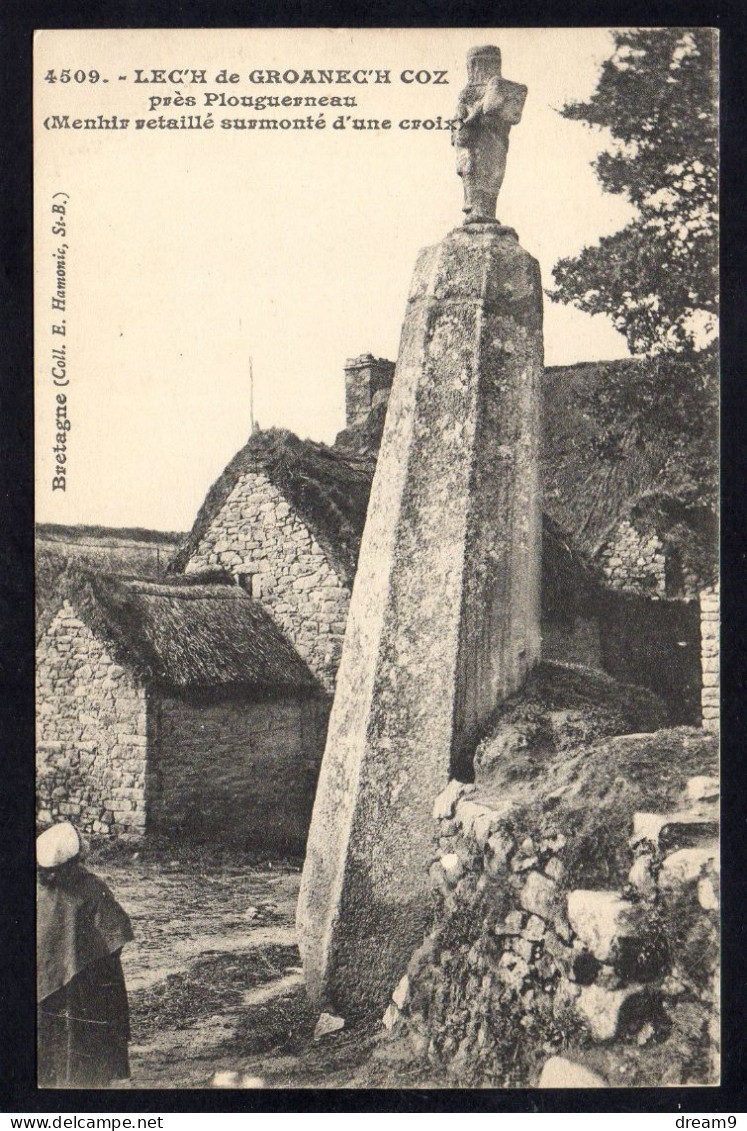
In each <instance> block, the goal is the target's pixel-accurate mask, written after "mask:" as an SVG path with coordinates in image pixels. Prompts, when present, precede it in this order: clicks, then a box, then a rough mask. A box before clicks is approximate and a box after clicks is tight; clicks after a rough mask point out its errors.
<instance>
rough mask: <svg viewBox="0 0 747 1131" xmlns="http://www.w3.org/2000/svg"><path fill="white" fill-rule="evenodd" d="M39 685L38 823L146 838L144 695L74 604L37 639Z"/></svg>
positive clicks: (63, 609) (142, 690) (57, 616)
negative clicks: (68, 822) (62, 823)
mask: <svg viewBox="0 0 747 1131" xmlns="http://www.w3.org/2000/svg"><path fill="white" fill-rule="evenodd" d="M36 686H37V796H38V810H37V811H38V819H39V822H40V823H42V824H47V823H51V822H52V821H56V820H60V819H68V820H71V821H73V823H74V824H75V825H77V827H78V828H79V829H81V831H83V832H85V833H97V834H102V835H109V834H129V835H141V834H142V833H143V831H144V829H145V758H146V747H147V736H146V696H145V691H144V689H143V688H142V687H140V686H138V684H137V683H136V682H135V680H134V679H133V678H132V677H131V676H130V675H129V673H128V672H127V671H125V669H124V668H123V667H121V666H120V665H119V664H117V663H115V662H114V660H113V659H112V658H111V656H110V655H109V654H108V653H107V651H106V649H105V648H104V645H103V644H102V643H101V641H99V640H98V639H96V637H95V636H94V635H93V633H92V632H91V630H90V629H89V628H88V627H87V626H86V625H85V624H84V623H83V621H81V620H80V618H79V617H78V616H77V614H76V613H75V611H74V609H73V608H72V607H71V605H70V604H69V603H68V602H65V603H64V605H63V606H62V608H61V609H60V611H59V612H58V613H57V614H56V615H55V617H54V619H53V620H52V622H51V624H50V626H49V628H48V629H47V631H46V633H45V634H44V636H43V637H42V639H41V641H40V642H39V645H38V651H37V669H36Z"/></svg>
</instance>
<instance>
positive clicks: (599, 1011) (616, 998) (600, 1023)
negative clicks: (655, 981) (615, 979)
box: [576, 985, 641, 1041]
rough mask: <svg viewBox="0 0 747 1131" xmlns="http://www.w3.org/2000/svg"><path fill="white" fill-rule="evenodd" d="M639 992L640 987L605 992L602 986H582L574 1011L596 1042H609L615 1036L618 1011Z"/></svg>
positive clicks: (626, 987) (624, 987)
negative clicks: (582, 1020)
mask: <svg viewBox="0 0 747 1131" xmlns="http://www.w3.org/2000/svg"><path fill="white" fill-rule="evenodd" d="M640 992H641V986H635V985H633V986H623V987H622V988H621V989H618V990H605V989H603V987H602V986H598V985H593V986H583V987H582V988H581V992H580V993H579V995H578V998H577V999H576V1009H577V1011H578V1013H579V1015H580V1016H581V1017H582V1018H583V1019H584V1021H586V1022H587V1023H588V1025H589V1028H590V1029H591V1035H592V1037H594V1039H595V1040H597V1041H611V1040H612V1039H613V1037H616V1036H617V1028H618V1023H619V1019H620V1010H621V1009H622V1007H623V1005H624V1004H625V1002H626V1001H627V1000H628V998H631V997H634V996H635V995H636V994H639V993H640Z"/></svg>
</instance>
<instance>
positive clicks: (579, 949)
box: [383, 776, 720, 1087]
mask: <svg viewBox="0 0 747 1131" xmlns="http://www.w3.org/2000/svg"><path fill="white" fill-rule="evenodd" d="M434 816H435V817H436V818H437V821H438V828H437V840H436V842H435V846H434V862H433V865H432V868H431V876H432V880H433V883H434V888H435V891H436V893H437V895H436V901H437V905H438V911H437V914H436V921H437V925H436V927H435V928H434V930H433V932H432V933H431V935H430V936H429V937H428V938H427V939H426V940H425V942H424V943H423V945H422V946H421V947H419V948H418V950H416V951H415V953H414V954H413V955H412V958H411V960H410V963H409V965H408V968H407V970H406V972H405V973H404V976H403V977H402V979H401V981H400V982H399V983H398V984H397V986H396V987H395V988H394V992H393V995H392V1000H391V1002H390V1004H389V1006H388V1008H387V1010H386V1013H385V1014H384V1017H383V1024H384V1028H385V1029H386V1030H388V1031H389V1033H390V1034H391V1036H392V1038H393V1039H395V1040H400V1041H402V1042H403V1043H404V1044H405V1048H406V1049H407V1052H404V1050H403V1054H404V1055H408V1054H409V1055H411V1056H414V1057H416V1058H421V1059H422V1060H423V1061H424V1062H426V1063H428V1064H429V1065H430V1067H431V1068H436V1069H437V1070H438V1071H439V1072H441V1073H443V1077H444V1079H445V1081H446V1082H448V1084H450V1085H451V1086H462V1087H464V1086H500V1087H507V1086H508V1087H512V1086H513V1087H527V1086H535V1087H536V1086H539V1087H621V1086H622V1087H625V1086H627V1087H661V1086H667V1085H672V1086H676V1085H680V1084H716V1083H718V1079H719V1051H720V1050H719V1002H718V983H719V943H718V932H719V917H718V907H719V894H718V892H719V853H718V841H717V835H718V832H717V830H718V824H717V822H718V782H717V781H716V780H715V779H714V778H712V777H709V776H695V777H692V778H690V779H689V780H688V781H687V784H686V787H685V789H684V791H683V794H682V796H681V798H680V803H679V805H678V806H677V807H676V808H675V809H674V811H671V812H664V813H646V812H640V813H636V814H634V816H633V821H632V828H629V829H628V832H629V833H631V834H632V835H631V836H630V838H629V841H628V843H627V844H625V843H624V842H623V844H621V845H620V852H621V856H622V858H623V859H624V857H625V856H626V855H627V861H628V863H627V865H626V867H629V872H628V876H627V882H623V883H620V882H619V880H618V884H617V886H612V885H610V886H609V887H598V888H594V887H588V888H587V887H579V886H578V883H579V876H578V871H577V867H574V865H573V864H572V863H570V862H569V861H568V860H567V857H568V856H569V855H570V856H572V855H573V848H574V846H573V842H572V833H571V830H570V829H568V828H566V829H565V831H564V830H563V828H562V827H561V825H559V824H557V823H556V822H553V821H552V820H549V819H548V820H547V822H546V824H545V827H544V828H542V829H541V830H539V831H538V830H537V829H532V831H531V833H530V832H529V831H528V830H526V829H525V830H522V828H521V827H520V825H518V826H517V825H516V824H515V823H514V824H513V825H512V823H511V821H510V820H506V818H505V816H503V815H502V814H501V813H500V812H498V811H496V810H495V809H494V808H491V805H490V804H485V803H484V802H483V800H482V799H481V795H480V791H479V788H477V789H476V787H475V786H464V785H461V784H460V783H458V782H456V781H452V782H451V783H450V785H449V787H448V788H447V789H446V790H445V791H444V793H443V794H442V795H441V796H440V797H439V798H438V799H437V801H436V803H435V807H434ZM614 870H615V869H614V868H613V869H611V871H613V872H614Z"/></svg>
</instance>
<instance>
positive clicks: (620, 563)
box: [599, 519, 667, 597]
mask: <svg viewBox="0 0 747 1131" xmlns="http://www.w3.org/2000/svg"><path fill="white" fill-rule="evenodd" d="M599 564H600V565H601V567H602V570H603V571H604V574H605V576H606V578H607V580H608V583H609V584H610V585H611V586H612V587H613V588H614V589H625V590H627V591H628V592H631V593H642V594H645V595H647V596H650V597H653V596H656V597H664V596H665V595H666V591H667V577H666V555H665V553H664V543H663V542H662V540H661V539H660V538H659V536H658V535H657V533H656V532H655V531H654V530H653V529H650V530H639V529H637V527H635V526H634V525H633V523H632V522H630V521H629V520H628V519H623V520H622V522H620V523H619V524H618V526H617V527H616V529H615V530H614V532H613V533H612V534H611V535H610V537H609V538H608V539H607V542H606V544H605V545H604V547H603V548H602V550H601V551H600V553H599Z"/></svg>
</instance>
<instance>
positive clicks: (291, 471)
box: [169, 410, 598, 613]
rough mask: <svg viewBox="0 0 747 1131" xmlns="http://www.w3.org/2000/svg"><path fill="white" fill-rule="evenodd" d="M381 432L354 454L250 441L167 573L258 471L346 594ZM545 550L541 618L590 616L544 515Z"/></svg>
mask: <svg viewBox="0 0 747 1131" xmlns="http://www.w3.org/2000/svg"><path fill="white" fill-rule="evenodd" d="M382 424H383V413H382V412H381V411H377V410H375V411H374V413H373V414H372V423H371V424H369V425H366V424H364V425H362V426H361V430H360V431H361V433H362V435H363V436H364V437H365V441H364V443H363V444H362V445H361V446H360V447H358V446H357V445H356V441H355V430H353V429H349V430H348V431H347V432H346V433H345V434H344V439H343V441H342V443H341V442H340V441H341V439H342V437H343V434H341V435H340V436H339V437H338V439H337V441H336V443H335V447H334V448H327V447H325V446H324V445H323V444H317V443H313V442H312V441H311V440H299V439H298V437H297V436H294V435H293V434H292V433H290V432H284V431H279V430H276V429H273V430H271V431H269V432H260V433H257V434H255V435H254V436H253V437H252V439H251V440H250V441H249V443H248V444H247V445H246V446H245V447H244V448H242V450H241V451H240V452H239V453H238V455H237V456H236V457H235V458H234V459H233V460H232V461H231V463H230V464H229V465H228V467H227V468H226V470H225V472H224V473H223V475H222V476H221V478H220V479H219V480H218V481H217V482H216V483H215V484H214V486H213V487H212V488H211V489H210V492H209V493H208V496H207V498H206V500H205V502H204V503H203V505H202V507H201V509H200V511H199V513H198V516H197V521H196V522H195V525H194V527H193V528H192V532H191V534H190V535H189V537H188V539H187V541H186V543H185V544H184V545H183V546H182V547H181V549H180V550H179V551H178V553H177V554H175V556H174V557H173V558H172V560H171V563H170V565H169V572H177V571H180V570H182V569H184V567H185V565H186V563H187V561H188V559H189V556H190V555H191V554H192V553H193V552H194V550H195V549H196V547H197V546H198V545H199V542H200V539H201V538H202V536H203V535H204V533H205V531H206V530H207V528H208V527H209V525H210V523H211V521H212V519H213V518H214V516H215V515H216V514H217V513H218V511H219V510H220V507H221V506H222V504H223V502H224V501H225V499H226V497H227V496H228V494H229V493H230V491H231V490H233V487H234V486H235V484H236V482H237V480H238V478H239V477H240V476H241V475H242V474H244V473H245V472H246V471H247V470H252V471H254V470H261V471H263V472H264V474H266V475H267V476H268V478H269V479H270V480H271V482H273V483H274V484H275V485H276V486H277V487H278V489H279V490H281V491H282V493H283V495H284V496H285V498H286V499H287V500H288V502H289V503H290V504H291V505H292V506H294V507H295V508H296V510H297V512H298V513H299V514H300V516H301V517H302V519H303V520H304V521H305V522H306V523H307V524H308V526H309V528H310V529H311V530H312V531H313V532H314V535H315V537H316V538H317V540H318V541H319V543H320V545H321V546H322V547H323V549H324V550H325V552H326V553H327V554H329V556H330V560H331V561H332V562H333V563H334V564H335V565H336V566H337V568H338V570H339V571H340V575H341V577H342V578H343V580H344V581H345V583H346V584H348V585H349V586H352V583H353V579H354V577H355V570H356V567H357V564H358V551H359V550H360V544H361V538H362V536H363V527H364V525H365V521H366V509H367V507H368V497H369V494H370V491H371V483H372V481H373V474H374V470H375V468H376V460H375V453H376V450H377V448H378V442H379V440H380V434H381V425H382ZM543 546H544V549H543V577H542V593H543V603H544V607H545V609H546V611H552V610H555V609H562V610H564V611H565V612H566V613H569V612H572V611H573V610H574V609H576V608H578V607H580V605H582V604H583V605H584V606H585V607H587V608H588V607H589V605H590V603H591V602H592V601H593V598H594V593H595V591H596V588H597V585H598V577H597V574H596V572H595V570H594V568H593V567H592V565H591V564H590V562H589V561H588V560H587V559H586V558H585V556H584V555H583V554H581V553H579V551H578V548H577V547H576V546H575V545H574V543H573V539H572V538H570V537H569V536H568V535H567V534H565V533H564V532H563V530H562V529H561V527H560V526H559V524H558V523H557V522H555V521H554V520H553V519H552V518H550V517H549V516H548V515H545V516H544V522H543Z"/></svg>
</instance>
